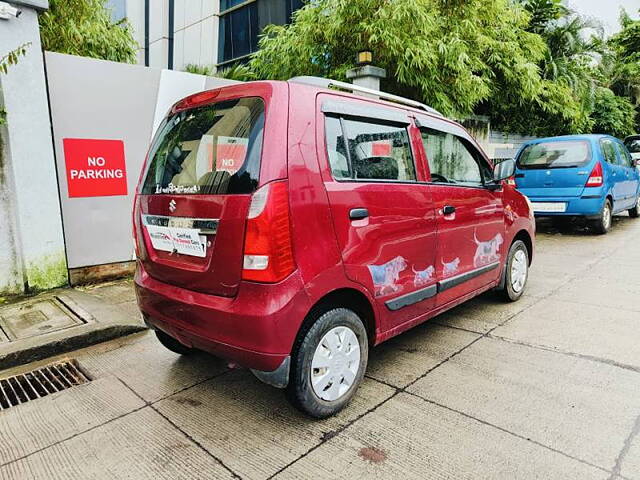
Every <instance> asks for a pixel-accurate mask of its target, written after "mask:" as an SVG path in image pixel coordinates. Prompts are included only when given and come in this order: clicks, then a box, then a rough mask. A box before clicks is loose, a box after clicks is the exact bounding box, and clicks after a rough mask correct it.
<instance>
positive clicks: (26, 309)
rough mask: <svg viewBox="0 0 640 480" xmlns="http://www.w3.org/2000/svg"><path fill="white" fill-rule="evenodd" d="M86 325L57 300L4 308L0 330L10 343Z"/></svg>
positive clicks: (0, 319)
mask: <svg viewBox="0 0 640 480" xmlns="http://www.w3.org/2000/svg"><path fill="white" fill-rule="evenodd" d="M82 323H84V322H83V321H82V320H81V319H80V318H78V317H77V316H75V315H74V314H73V312H71V311H69V310H68V309H67V308H66V307H65V306H64V305H63V304H62V303H60V302H59V301H58V300H57V299H48V300H42V301H39V302H29V303H22V304H19V305H14V306H12V307H8V308H6V307H5V308H4V309H3V312H2V316H1V317H0V328H1V329H2V330H4V331H5V333H6V334H7V336H8V337H9V340H10V341H13V340H21V339H23V338H30V337H34V336H36V335H42V334H44V333H49V332H55V331H58V330H64V329H65V328H69V327H74V326H76V325H81V324H82Z"/></svg>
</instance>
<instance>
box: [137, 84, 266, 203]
mask: <svg viewBox="0 0 640 480" xmlns="http://www.w3.org/2000/svg"><path fill="white" fill-rule="evenodd" d="M263 130H264V102H263V101H262V99H261V98H257V97H247V98H241V99H237V100H229V101H224V102H218V103H214V104H211V105H206V106H202V107H196V108H192V109H189V110H184V111H181V112H178V113H176V114H175V115H173V116H171V117H169V118H168V119H167V120H166V121H165V122H164V124H163V125H162V126H161V128H160V132H159V134H158V135H157V137H156V139H155V141H154V144H153V146H152V148H151V151H150V152H149V168H148V170H147V172H146V176H145V180H144V183H143V184H142V188H141V192H140V193H142V194H145V195H161V194H181V195H198V194H200V195H206V194H209V195H212V194H233V193H252V192H253V191H254V190H255V189H256V188H257V185H258V180H259V173H260V157H261V154H262V137H263Z"/></svg>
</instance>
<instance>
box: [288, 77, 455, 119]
mask: <svg viewBox="0 0 640 480" xmlns="http://www.w3.org/2000/svg"><path fill="white" fill-rule="evenodd" d="M289 82H292V83H303V84H306V85H315V86H316V87H322V88H338V89H340V90H346V91H349V92H354V93H356V92H358V93H365V94H367V95H374V96H376V97H379V98H381V99H383V100H388V101H390V102H395V103H400V104H402V105H407V106H409V107H413V108H419V109H420V110H424V111H425V112H429V113H434V114H436V115H440V116H442V114H441V113H440V112H439V111H437V110H436V109H435V108H431V107H430V106H428V105H425V104H424V103H420V102H416V101H415V100H410V99H408V98H404V97H400V96H398V95H393V94H391V93H386V92H381V91H379V90H373V89H371V88H366V87H361V86H359V85H354V84H352V83H347V82H339V81H337V80H331V79H330V78H322V77H311V76H301V77H293V78H290V79H289Z"/></svg>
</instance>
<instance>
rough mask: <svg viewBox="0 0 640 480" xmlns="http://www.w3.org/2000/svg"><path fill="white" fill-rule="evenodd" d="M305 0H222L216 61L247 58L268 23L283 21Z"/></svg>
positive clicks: (280, 22) (287, 19)
mask: <svg viewBox="0 0 640 480" xmlns="http://www.w3.org/2000/svg"><path fill="white" fill-rule="evenodd" d="M303 2H304V0H221V2H220V31H219V44H218V45H219V47H218V48H219V49H218V63H225V62H230V61H233V60H236V59H243V58H246V56H247V55H249V54H251V53H253V52H255V51H256V50H257V48H258V35H259V34H260V33H261V32H262V30H264V28H265V27H266V26H267V25H271V24H275V25H284V24H286V23H288V22H289V21H290V19H291V15H292V14H293V12H294V11H296V10H297V9H299V8H300V7H302V5H303Z"/></svg>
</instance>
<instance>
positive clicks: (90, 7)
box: [39, 0, 138, 63]
mask: <svg viewBox="0 0 640 480" xmlns="http://www.w3.org/2000/svg"><path fill="white" fill-rule="evenodd" d="M105 1H106V0H50V2H49V9H48V10H47V11H45V12H44V13H42V14H41V15H40V17H39V23H40V36H41V39H42V47H43V48H44V49H45V50H49V51H52V52H60V53H68V54H70V55H80V56H83V57H92V58H100V59H103V60H112V61H115V62H125V63H134V62H135V61H136V49H137V47H138V45H137V43H136V41H135V40H134V38H133V32H132V29H131V26H130V25H129V23H128V21H127V20H126V19H124V20H121V21H118V22H113V20H112V19H111V11H110V10H109V9H108V8H107V7H106V6H105Z"/></svg>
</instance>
